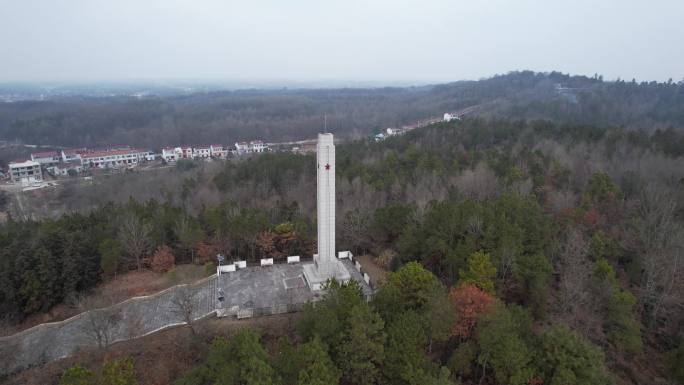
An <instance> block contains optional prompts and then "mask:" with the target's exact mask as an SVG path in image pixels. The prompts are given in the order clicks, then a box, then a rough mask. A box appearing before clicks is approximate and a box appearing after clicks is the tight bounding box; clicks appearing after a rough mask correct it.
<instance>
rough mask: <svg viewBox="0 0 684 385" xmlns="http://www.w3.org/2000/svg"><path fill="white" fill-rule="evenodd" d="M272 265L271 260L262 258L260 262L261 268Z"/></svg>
mask: <svg viewBox="0 0 684 385" xmlns="http://www.w3.org/2000/svg"><path fill="white" fill-rule="evenodd" d="M272 265H273V258H263V259H262V260H261V266H272Z"/></svg>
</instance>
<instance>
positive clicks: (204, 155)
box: [192, 146, 211, 159]
mask: <svg viewBox="0 0 684 385" xmlns="http://www.w3.org/2000/svg"><path fill="white" fill-rule="evenodd" d="M192 157H193V158H195V159H209V158H211V147H209V146H203V147H194V148H193V149H192Z"/></svg>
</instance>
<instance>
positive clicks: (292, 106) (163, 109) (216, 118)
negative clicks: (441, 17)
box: [0, 71, 684, 147]
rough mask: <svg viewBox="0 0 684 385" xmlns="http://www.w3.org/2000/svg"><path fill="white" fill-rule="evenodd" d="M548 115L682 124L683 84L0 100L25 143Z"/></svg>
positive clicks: (592, 82)
mask: <svg viewBox="0 0 684 385" xmlns="http://www.w3.org/2000/svg"><path fill="white" fill-rule="evenodd" d="M471 106H478V107H477V108H475V109H473V113H476V114H480V115H485V116H499V117H511V118H529V119H550V120H559V121H570V122H579V123H592V124H599V125H619V126H625V127H628V128H634V129H639V130H646V131H649V132H650V131H654V130H656V129H658V128H669V127H673V128H675V129H679V128H682V127H684V84H682V82H680V83H674V82H667V83H657V82H650V83H636V82H625V81H622V80H619V81H614V82H608V81H603V80H602V79H601V77H599V76H594V77H591V78H590V77H585V76H570V75H565V74H561V73H558V72H551V73H534V72H531V71H522V72H511V73H508V74H506V75H497V76H494V77H492V78H488V79H483V80H479V81H459V82H455V83H449V84H442V85H433V86H422V87H407V88H367V89H364V88H344V89H295V90H288V89H283V90H242V91H216V92H201V93H193V94H188V95H167V96H140V95H138V96H112V97H92V96H89V97H85V96H57V97H52V98H49V99H47V100H43V101H35V100H34V101H18V102H13V103H0V139H5V140H17V141H21V142H23V143H29V144H47V145H61V146H85V145H87V146H95V145H106V144H124V143H125V144H130V145H138V146H149V147H159V146H161V145H168V144H178V143H187V144H195V143H198V144H199V143H211V142H221V143H231V142H234V141H236V140H243V139H251V138H260V139H264V140H267V141H283V140H293V139H301V138H306V137H312V136H314V135H315V134H316V133H317V132H319V131H321V128H322V126H323V116H324V114H327V116H328V129H329V130H330V131H332V132H335V133H337V134H339V135H344V136H356V137H358V136H362V135H367V134H369V133H371V132H372V131H373V130H377V129H382V128H385V127H391V126H398V125H403V124H410V123H412V122H415V121H418V120H421V119H425V118H429V117H435V116H441V114H443V113H444V112H447V111H458V110H461V109H463V108H466V107H471Z"/></svg>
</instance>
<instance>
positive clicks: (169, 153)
mask: <svg viewBox="0 0 684 385" xmlns="http://www.w3.org/2000/svg"><path fill="white" fill-rule="evenodd" d="M161 157H162V159H163V160H164V162H166V163H173V162H175V161H176V149H175V148H173V147H164V148H162V154H161Z"/></svg>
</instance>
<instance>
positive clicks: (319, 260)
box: [304, 134, 351, 290]
mask: <svg viewBox="0 0 684 385" xmlns="http://www.w3.org/2000/svg"><path fill="white" fill-rule="evenodd" d="M316 158H317V172H316V173H317V179H316V181H317V182H316V185H317V188H318V190H317V194H316V196H317V203H316V214H317V218H318V219H317V222H318V239H317V243H318V254H317V255H314V263H313V264H309V265H305V266H304V278H306V282H307V283H308V284H309V287H311V289H312V290H321V289H322V286H323V285H324V284H325V282H326V281H327V280H328V279H330V278H335V279H336V280H337V281H338V282H343V283H344V282H348V281H349V280H350V279H351V276H350V274H349V272H348V271H347V269H346V268H345V267H344V265H343V264H342V262H340V261H339V260H338V259H337V252H336V251H335V145H334V143H333V135H332V134H318V144H317V145H316Z"/></svg>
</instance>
